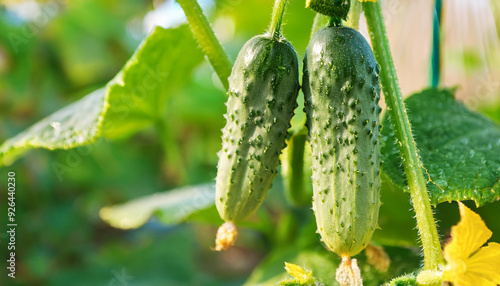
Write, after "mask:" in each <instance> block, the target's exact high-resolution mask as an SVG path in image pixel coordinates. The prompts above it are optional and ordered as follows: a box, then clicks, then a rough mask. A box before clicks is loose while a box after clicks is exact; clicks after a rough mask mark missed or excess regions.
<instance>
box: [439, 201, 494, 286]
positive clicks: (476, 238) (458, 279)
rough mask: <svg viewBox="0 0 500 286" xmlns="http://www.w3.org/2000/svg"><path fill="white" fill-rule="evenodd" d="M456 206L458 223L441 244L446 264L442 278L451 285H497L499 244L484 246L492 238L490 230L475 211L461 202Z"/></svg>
mask: <svg viewBox="0 0 500 286" xmlns="http://www.w3.org/2000/svg"><path fill="white" fill-rule="evenodd" d="M458 206H459V208H460V217H461V219H460V222H459V223H458V224H457V225H455V226H453V227H452V228H451V237H452V240H451V242H450V243H448V244H447V245H446V246H445V247H444V258H445V259H446V261H447V262H448V265H447V266H446V267H445V269H444V272H443V280H445V281H450V282H452V283H453V285H454V286H496V285H497V284H500V244H498V243H495V242H490V243H489V244H488V245H487V246H483V244H485V243H486V241H487V240H488V239H489V238H490V237H491V234H492V233H491V231H490V230H489V229H488V228H487V227H486V224H485V223H484V221H483V220H482V219H481V217H480V216H479V215H478V214H476V213H475V212H473V211H471V210H470V209H469V208H467V207H466V206H465V205H464V204H462V203H460V202H459V203H458ZM481 246H483V247H481Z"/></svg>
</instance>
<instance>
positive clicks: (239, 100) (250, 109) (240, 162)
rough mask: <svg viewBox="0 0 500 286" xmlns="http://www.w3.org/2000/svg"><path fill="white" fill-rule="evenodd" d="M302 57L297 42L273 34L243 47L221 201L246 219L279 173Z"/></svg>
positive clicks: (233, 81) (230, 109)
mask: <svg viewBox="0 0 500 286" xmlns="http://www.w3.org/2000/svg"><path fill="white" fill-rule="evenodd" d="M299 88H300V85H299V71H298V59H297V54H296V52H295V50H294V49H293V47H292V45H291V44H290V43H289V42H288V41H286V40H284V39H281V40H274V39H272V38H271V37H269V36H267V35H260V36H255V37H253V38H252V39H250V40H249V41H248V42H247V43H246V44H245V45H244V46H243V48H242V49H241V51H240V53H239V54H238V57H237V59H236V62H235V64H234V66H233V70H232V72H231V76H230V77H229V91H228V95H229V98H228V101H227V102H226V106H227V113H226V115H225V118H226V120H227V123H226V126H225V127H224V128H223V129H222V141H223V142H222V150H221V151H220V152H219V153H218V156H219V163H218V169H217V178H216V206H217V210H218V211H219V214H220V216H221V218H222V219H224V220H225V221H232V222H235V221H241V220H243V219H245V218H247V217H248V216H250V215H251V214H252V213H253V212H255V211H256V210H257V209H258V208H259V206H260V205H261V203H262V201H263V200H264V197H265V195H266V193H267V190H268V189H269V188H270V186H271V183H272V181H273V179H274V177H275V176H276V174H277V173H278V172H277V170H276V169H277V167H278V165H279V155H280V153H281V150H282V149H283V148H284V146H285V139H286V137H287V135H288V132H287V130H288V128H289V127H290V120H291V118H292V116H293V114H294V109H295V108H296V107H297V95H298V91H299Z"/></svg>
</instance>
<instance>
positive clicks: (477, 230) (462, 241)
mask: <svg viewBox="0 0 500 286" xmlns="http://www.w3.org/2000/svg"><path fill="white" fill-rule="evenodd" d="M458 206H459V208H460V222H459V223H458V224H457V225H455V226H453V227H452V228H451V236H452V240H451V242H450V243H448V244H447V245H446V246H445V247H444V257H445V259H446V260H447V261H448V263H450V264H453V262H457V263H460V262H459V261H458V260H467V259H468V258H469V256H470V255H471V254H472V253H473V252H474V251H476V250H477V249H479V247H481V246H482V245H483V244H484V243H485V242H486V241H487V240H488V239H489V238H490V237H491V234H492V233H491V231H490V230H489V229H488V228H487V227H486V224H485V223H484V222H483V220H482V219H481V217H480V216H479V215H478V214H476V213H475V212H473V211H472V210H470V209H469V208H468V207H466V206H465V205H464V204H462V203H461V202H459V203H458Z"/></svg>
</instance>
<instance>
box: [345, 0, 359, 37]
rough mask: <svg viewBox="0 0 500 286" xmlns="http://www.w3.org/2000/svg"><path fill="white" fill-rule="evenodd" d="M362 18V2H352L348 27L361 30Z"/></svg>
mask: <svg viewBox="0 0 500 286" xmlns="http://www.w3.org/2000/svg"><path fill="white" fill-rule="evenodd" d="M360 16H361V2H359V0H352V1H351V9H350V10H349V16H348V18H347V21H346V25H347V26H348V27H351V28H353V29H356V30H359V18H360Z"/></svg>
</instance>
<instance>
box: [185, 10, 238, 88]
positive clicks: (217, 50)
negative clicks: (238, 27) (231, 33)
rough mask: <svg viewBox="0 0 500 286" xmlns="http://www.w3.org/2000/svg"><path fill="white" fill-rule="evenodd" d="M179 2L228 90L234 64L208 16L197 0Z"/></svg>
mask: <svg viewBox="0 0 500 286" xmlns="http://www.w3.org/2000/svg"><path fill="white" fill-rule="evenodd" d="M177 2H179V4H180V5H181V7H182V9H183V10H184V13H185V14H186V17H187V19H188V21H189V25H190V26H191V30H192V31H193V34H194V36H195V38H196V39H197V40H198V43H199V44H200V46H201V48H202V49H203V51H204V52H205V54H206V55H207V58H208V60H209V61H210V64H211V65H212V67H213V68H214V70H215V72H216V73H217V75H218V76H219V78H220V81H221V82H222V85H223V86H224V88H225V89H226V90H227V89H228V87H229V82H228V78H229V75H230V74H231V69H232V66H233V65H232V63H231V60H230V59H229V57H228V55H227V54H226V52H225V51H224V48H223V47H222V45H221V44H220V42H219V40H218V39H217V37H215V34H214V31H213V30H212V28H211V27H210V24H209V23H208V20H207V17H206V16H205V15H204V14H203V11H202V10H201V7H200V5H199V4H198V2H197V1H196V0H177Z"/></svg>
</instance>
